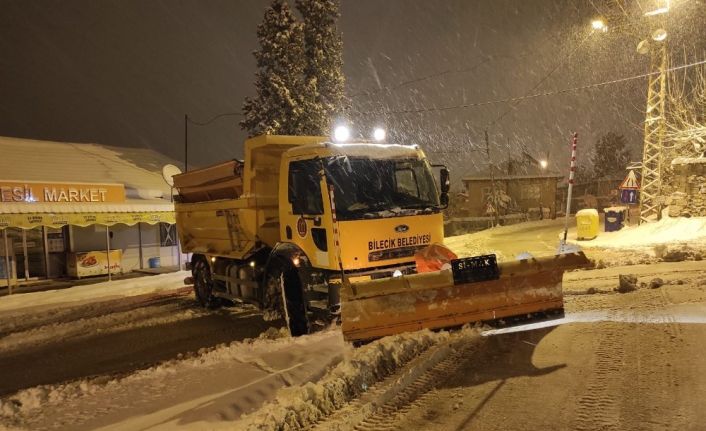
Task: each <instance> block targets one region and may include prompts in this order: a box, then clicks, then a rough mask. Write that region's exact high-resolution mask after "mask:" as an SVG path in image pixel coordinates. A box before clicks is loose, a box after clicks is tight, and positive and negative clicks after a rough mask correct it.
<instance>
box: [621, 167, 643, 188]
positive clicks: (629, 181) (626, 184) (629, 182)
mask: <svg viewBox="0 0 706 431" xmlns="http://www.w3.org/2000/svg"><path fill="white" fill-rule="evenodd" d="M618 188H620V189H627V190H640V183H639V182H638V181H637V176H635V171H633V170H632V169H631V170H630V172H629V173H628V176H627V177H625V179H624V180H623V182H622V184H620V187H618Z"/></svg>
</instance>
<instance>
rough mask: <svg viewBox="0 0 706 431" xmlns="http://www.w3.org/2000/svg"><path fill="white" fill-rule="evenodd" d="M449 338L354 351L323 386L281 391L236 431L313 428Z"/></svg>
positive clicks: (423, 336) (417, 335) (415, 337)
mask: <svg viewBox="0 0 706 431" xmlns="http://www.w3.org/2000/svg"><path fill="white" fill-rule="evenodd" d="M448 337H449V334H448V333H447V332H436V333H435V332H431V331H429V330H424V331H419V332H414V333H405V334H400V335H395V336H390V337H385V338H383V339H381V340H377V341H374V342H372V343H370V344H368V345H365V346H363V347H360V348H358V349H354V350H352V351H350V352H349V356H348V357H347V358H346V359H344V360H343V361H342V362H341V363H340V364H338V365H337V366H336V367H335V368H333V369H332V370H331V371H330V372H329V373H327V374H326V376H324V377H323V378H322V379H321V380H320V381H319V382H317V383H311V382H310V383H307V384H305V385H303V386H301V387H293V388H286V389H282V390H280V391H279V392H278V394H277V399H276V400H275V401H274V402H272V403H269V404H267V405H265V406H264V407H263V408H261V409H260V410H258V411H257V412H255V413H253V414H251V415H249V416H244V417H243V418H242V419H241V421H240V422H239V423H238V424H237V426H236V427H235V429H248V430H260V431H262V430H291V429H301V428H304V427H307V426H309V425H312V424H314V423H316V422H317V421H318V420H320V419H321V418H323V417H325V416H327V415H329V414H331V413H332V412H333V411H335V410H336V409H339V408H341V407H342V406H343V405H344V404H345V403H346V402H348V401H350V400H351V399H352V398H355V397H356V396H358V395H359V394H360V393H362V392H365V391H366V390H367V389H368V387H369V386H371V385H373V384H374V383H376V382H378V381H380V380H381V379H382V378H384V377H385V376H386V375H388V374H390V373H391V372H392V371H393V370H395V369H396V368H398V367H399V366H401V365H403V364H404V363H406V362H407V361H408V360H409V359H410V358H411V357H413V356H415V355H418V354H419V353H421V352H422V351H424V350H426V349H428V348H429V347H430V346H432V345H434V344H437V343H439V342H441V341H442V340H446V339H448Z"/></svg>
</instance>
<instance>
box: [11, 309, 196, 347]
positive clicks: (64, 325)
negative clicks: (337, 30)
mask: <svg viewBox="0 0 706 431" xmlns="http://www.w3.org/2000/svg"><path fill="white" fill-rule="evenodd" d="M206 315H208V311H207V310H204V309H191V308H187V309H180V308H179V307H178V306H165V307H163V309H156V308H155V307H144V308H138V309H136V310H129V311H124V312H117V313H108V314H105V315H103V316H96V317H87V318H80V319H77V320H71V321H68V322H61V323H50V324H46V325H42V326H39V327H33V328H31V329H27V330H20V331H18V332H11V333H9V334H8V335H6V336H4V337H0V351H2V352H5V353H7V352H10V351H13V350H19V349H23V348H27V347H28V346H31V345H39V344H43V343H49V342H51V343H58V342H61V341H63V340H66V339H68V338H73V337H85V336H89V335H93V334H96V333H101V334H110V333H115V332H120V331H126V330H130V329H134V328H146V327H150V326H158V325H164V324H168V323H172V322H178V321H183V320H189V319H195V318H198V317H201V316H206ZM7 320H10V319H6V321H3V320H0V331H3V330H12V329H13V327H12V323H13V321H14V320H15V319H11V320H10V321H9V322H7Z"/></svg>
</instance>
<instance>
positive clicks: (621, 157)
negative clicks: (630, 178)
mask: <svg viewBox="0 0 706 431" xmlns="http://www.w3.org/2000/svg"><path fill="white" fill-rule="evenodd" d="M629 161H630V150H629V149H628V143H627V140H626V139H625V136H623V135H618V134H617V133H613V132H608V133H606V134H605V135H603V136H601V137H600V138H599V139H598V142H597V143H596V147H595V148H594V149H593V155H592V157H591V163H592V164H593V169H594V172H593V174H594V175H595V177H596V178H603V177H606V176H613V175H623V174H624V173H625V167H626V166H627V164H628V162H629Z"/></svg>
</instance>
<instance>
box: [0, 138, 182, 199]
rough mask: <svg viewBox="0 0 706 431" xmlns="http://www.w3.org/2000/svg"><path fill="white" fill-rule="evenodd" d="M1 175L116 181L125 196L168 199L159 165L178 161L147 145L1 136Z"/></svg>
mask: <svg viewBox="0 0 706 431" xmlns="http://www.w3.org/2000/svg"><path fill="white" fill-rule="evenodd" d="M0 154H1V155H2V156H0V180H6V181H43V182H71V183H79V182H83V183H119V184H124V185H125V193H126V197H127V198H128V199H139V200H148V201H152V203H159V202H165V201H166V202H169V201H170V198H169V193H170V187H169V186H168V185H167V183H166V182H165V181H164V179H163V178H162V167H163V166H164V165H166V164H168V163H171V164H176V165H179V163H178V162H175V161H174V160H172V159H170V158H168V157H166V156H164V155H162V154H160V153H158V152H156V151H153V150H150V149H145V148H123V147H112V146H108V145H99V144H76V143H70V142H53V141H39V140H33V139H22V138H11V137H0Z"/></svg>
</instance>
